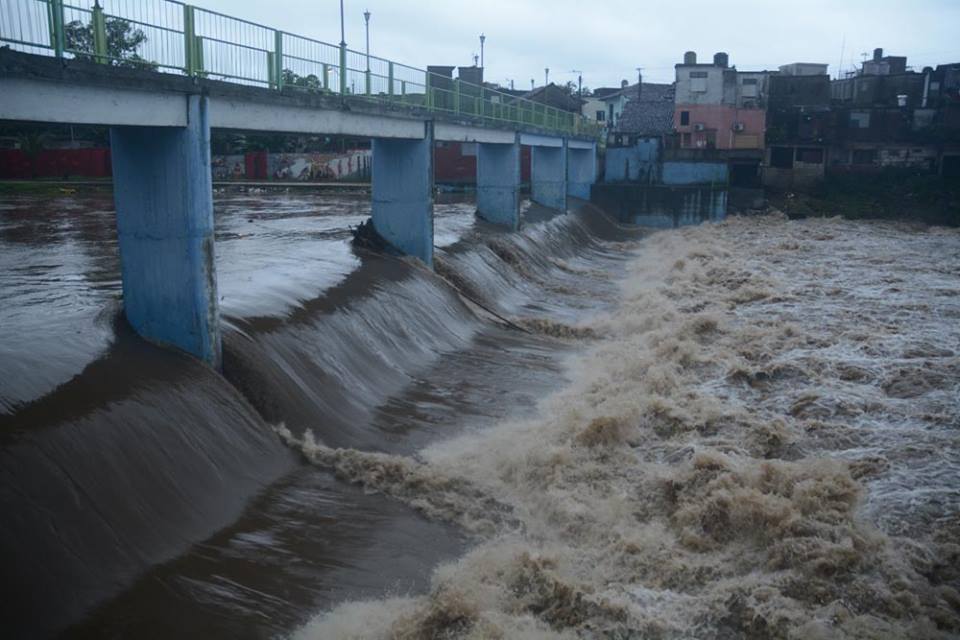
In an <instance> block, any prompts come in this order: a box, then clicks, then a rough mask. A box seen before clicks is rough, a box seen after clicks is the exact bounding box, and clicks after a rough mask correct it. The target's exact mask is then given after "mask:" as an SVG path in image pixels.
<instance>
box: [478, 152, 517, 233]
mask: <svg viewBox="0 0 960 640" xmlns="http://www.w3.org/2000/svg"><path fill="white" fill-rule="evenodd" d="M477 215H478V216H479V217H481V218H483V219H484V220H486V221H488V222H492V223H494V224H499V225H502V226H504V227H507V228H508V229H512V230H516V229H519V228H520V136H519V135H518V136H517V139H516V140H515V141H514V143H513V144H484V143H479V144H478V145H477Z"/></svg>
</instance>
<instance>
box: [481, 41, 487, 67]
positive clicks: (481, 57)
mask: <svg viewBox="0 0 960 640" xmlns="http://www.w3.org/2000/svg"><path fill="white" fill-rule="evenodd" d="M486 41H487V36H485V35H483V34H482V33H481V34H480V67H481V68H483V43H484V42H486Z"/></svg>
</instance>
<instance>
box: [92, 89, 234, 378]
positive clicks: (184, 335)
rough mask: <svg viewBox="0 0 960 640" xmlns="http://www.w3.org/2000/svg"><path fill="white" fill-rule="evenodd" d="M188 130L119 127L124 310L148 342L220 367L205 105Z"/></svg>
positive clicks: (114, 133)
mask: <svg viewBox="0 0 960 640" xmlns="http://www.w3.org/2000/svg"><path fill="white" fill-rule="evenodd" d="M185 100H186V111H187V125H186V126H185V127H113V128H111V129H110V152H111V156H112V161H113V184H114V189H113V193H114V196H113V197H114V202H115V205H116V210H117V233H118V237H119V242H120V270H121V274H122V278H123V309H124V313H125V314H126V317H127V320H128V321H129V322H130V324H131V325H132V326H133V328H134V329H135V330H136V331H137V333H139V334H140V335H141V336H143V337H144V338H146V339H148V340H150V341H152V342H156V343H159V344H161V345H165V346H171V347H175V348H177V349H180V350H182V351H185V352H187V353H189V354H192V355H194V356H196V357H197V358H200V359H201V360H203V361H205V362H207V363H208V364H210V365H211V366H213V367H215V368H219V367H220V353H221V352H220V314H219V308H218V305H217V275H216V268H215V264H214V248H213V239H214V235H213V191H212V185H211V180H212V178H211V172H210V127H209V123H208V120H207V100H206V98H203V97H201V96H187V97H186V98H185Z"/></svg>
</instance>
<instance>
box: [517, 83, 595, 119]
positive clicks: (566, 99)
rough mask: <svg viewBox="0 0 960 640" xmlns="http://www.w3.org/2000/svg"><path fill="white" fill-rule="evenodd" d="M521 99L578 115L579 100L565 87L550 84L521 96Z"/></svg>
mask: <svg viewBox="0 0 960 640" xmlns="http://www.w3.org/2000/svg"><path fill="white" fill-rule="evenodd" d="M523 98H525V99H527V100H530V101H532V102H538V103H540V104H545V105H547V106H550V107H554V108H556V109H560V110H561V111H570V112H572V113H580V112H581V110H580V106H581V100H580V98H579V97H577V95H576V93H571V92H570V91H569V90H568V89H567V88H566V87H559V86H557V85H556V84H554V83H552V82H551V83H550V84H548V85H546V86H543V87H536V88H535V89H533V90H532V91H528V92H527V93H525V94H523Z"/></svg>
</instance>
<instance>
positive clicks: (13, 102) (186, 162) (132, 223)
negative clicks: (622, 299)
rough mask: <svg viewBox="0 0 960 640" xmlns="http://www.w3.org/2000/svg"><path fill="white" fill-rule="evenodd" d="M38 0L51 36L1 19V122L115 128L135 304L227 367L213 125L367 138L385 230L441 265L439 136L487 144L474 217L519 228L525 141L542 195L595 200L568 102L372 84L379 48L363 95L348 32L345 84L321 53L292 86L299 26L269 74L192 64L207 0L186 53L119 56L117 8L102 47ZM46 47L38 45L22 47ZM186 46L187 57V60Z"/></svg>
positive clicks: (582, 132)
mask: <svg viewBox="0 0 960 640" xmlns="http://www.w3.org/2000/svg"><path fill="white" fill-rule="evenodd" d="M36 1H37V0H34V2H35V3H36ZM164 1H165V0H155V2H157V3H163V2H164ZM11 2H13V3H14V4H15V5H17V4H20V5H22V4H23V0H11ZM39 4H41V5H47V8H48V10H49V11H48V14H47V15H48V18H49V22H50V29H49V38H47V39H46V40H44V41H43V42H40V40H43V37H42V34H41V35H37V34H35V33H34V34H33V35H30V34H27V35H28V36H29V37H30V38H33V39H32V40H30V39H25V38H27V36H25V35H24V34H23V33H13V32H11V31H10V28H9V25H4V24H0V41H4V40H5V41H7V42H8V43H12V44H13V45H14V47H15V48H18V49H21V51H14V50H10V49H5V50H0V120H8V121H29V122H51V123H64V124H87V125H106V126H109V127H110V145H111V152H112V160H113V177H114V201H115V205H116V211H117V230H118V235H119V245H120V260H121V272H122V277H123V303H124V311H125V314H126V317H127V319H128V320H129V322H130V324H131V325H132V326H133V328H134V329H135V330H136V331H137V332H138V333H140V334H141V335H142V336H143V337H145V338H147V339H148V340H151V341H154V342H157V343H160V344H163V345H167V346H172V347H175V348H178V349H180V350H183V351H185V352H187V353H190V354H192V355H194V356H196V357H198V358H201V359H202V360H204V361H206V362H207V363H209V364H210V365H211V366H214V367H219V365H220V361H221V343H220V328H219V327H220V318H219V310H218V304H217V300H218V295H217V278H216V269H215V260H214V256H215V247H214V225H213V197H212V185H211V182H212V177H211V166H210V130H211V129H213V128H217V129H236V130H244V131H269V132H286V133H300V134H325V135H346V136H357V137H369V138H371V140H372V150H373V151H372V153H373V173H372V175H373V180H372V192H373V203H372V221H373V226H374V229H375V230H376V231H377V232H378V233H379V234H380V235H381V236H382V237H383V238H384V239H385V240H386V241H387V242H388V243H390V244H391V245H392V246H393V247H394V248H396V249H397V250H398V251H400V252H402V253H404V254H407V255H411V256H415V257H417V258H419V259H421V260H422V261H423V262H424V263H426V264H427V265H430V266H432V262H433V193H434V185H433V146H434V142H435V141H458V142H473V143H477V146H478V153H477V215H478V216H480V217H481V218H483V219H485V220H487V221H489V222H492V223H495V224H499V225H502V226H504V227H506V228H509V229H514V230H515V229H517V228H518V227H519V224H520V212H519V205H520V197H519V194H520V147H521V145H529V146H530V147H531V148H532V154H531V155H532V173H531V189H532V198H533V200H534V201H536V202H538V203H540V204H543V205H545V206H549V207H553V208H556V209H560V210H564V209H565V208H566V202H567V196H568V195H573V196H576V197H580V198H585V199H586V198H589V195H590V186H591V184H593V182H594V181H595V178H596V138H595V136H594V135H593V134H592V132H590V131H589V130H588V129H587V128H586V127H585V126H582V125H581V122H580V120H579V116H574V115H573V114H560V113H553V112H551V111H550V110H549V109H548V108H547V107H543V106H542V105H541V106H539V107H538V106H537V105H535V104H533V103H529V104H525V102H527V101H521V100H518V99H516V98H515V97H509V98H508V97H507V96H506V94H499V95H497V92H490V91H489V90H488V89H485V88H483V87H474V88H471V87H468V86H461V84H460V83H459V82H456V81H454V83H453V84H452V86H451V87H446V88H441V87H439V86H431V85H439V84H440V83H438V82H437V81H436V80H434V81H433V82H431V79H430V75H429V74H427V75H426V76H425V77H424V80H423V82H422V93H417V92H416V89H415V86H418V85H416V83H414V82H411V83H410V84H411V85H412V86H411V87H408V86H407V84H406V81H400V83H401V84H400V92H395V91H394V88H395V85H396V84H397V80H396V78H395V73H396V71H395V68H394V65H393V63H390V65H389V68H388V70H387V74H388V75H386V79H387V81H388V87H387V89H388V90H387V91H383V92H380V93H374V92H373V90H372V88H371V87H372V85H373V84H374V78H372V77H371V76H372V75H373V74H372V72H371V71H370V62H369V60H368V62H367V69H366V70H365V72H364V74H363V80H364V86H365V91H364V92H363V94H362V95H356V94H353V93H352V92H350V91H349V90H347V84H346V80H347V78H348V77H349V76H350V74H351V72H354V73H355V71H356V70H351V69H349V68H348V67H347V65H346V60H347V59H348V57H349V56H348V54H349V52H348V51H347V50H346V49H345V46H344V45H341V47H340V65H339V70H340V72H339V79H340V82H339V91H333V90H331V89H330V87H329V86H328V85H329V82H328V76H329V75H330V74H329V69H328V68H327V67H328V66H332V65H328V64H327V63H317V64H320V65H322V66H323V81H322V83H321V82H319V81H318V83H317V84H316V85H312V84H308V85H307V87H306V90H304V87H302V86H296V85H294V86H286V87H285V86H283V83H282V80H281V78H282V77H284V76H289V75H291V74H290V73H288V70H287V69H286V68H285V67H284V62H283V61H284V56H283V54H282V52H281V47H282V44H281V43H282V42H284V39H283V37H284V36H287V37H288V38H290V37H292V36H289V34H280V35H278V36H277V38H276V40H275V42H276V48H275V50H274V51H265V52H264V53H267V54H270V55H266V56H264V57H263V60H264V61H265V64H266V66H267V67H268V68H267V78H268V79H267V81H266V82H265V83H259V82H256V81H249V79H247V80H245V81H241V80H243V78H236V77H231V76H229V74H225V73H216V72H215V70H214V71H207V69H208V66H204V65H203V63H202V60H201V61H200V62H199V64H200V65H201V66H200V67H199V68H198V67H197V65H198V60H197V58H198V57H199V58H202V56H199V55H198V50H199V51H202V50H203V47H204V46H206V45H205V44H204V43H203V41H202V39H201V41H200V42H198V41H197V39H198V38H202V36H198V35H196V30H197V26H196V23H197V17H196V15H195V13H197V12H200V10H199V9H195V8H193V7H189V6H188V5H180V4H179V3H175V4H177V6H178V7H181V6H182V7H184V10H183V11H184V13H183V22H182V23H181V25H180V28H182V32H177V33H178V34H181V35H182V36H183V37H184V39H185V42H186V45H185V49H184V52H183V56H182V58H177V60H176V62H177V64H164V63H163V62H162V61H161V62H160V63H152V64H150V65H146V64H140V63H137V64H113V63H122V62H123V59H122V58H120V57H115V56H112V52H110V51H108V50H107V49H106V48H105V47H106V42H105V36H104V35H103V34H104V33H105V29H104V28H103V24H104V23H105V21H107V20H110V19H120V18H118V17H115V16H108V15H104V14H103V13H102V9H100V5H99V2H95V4H94V6H93V7H92V8H91V10H90V14H91V15H90V25H91V29H92V32H93V37H94V38H93V39H94V46H93V50H92V51H79V50H76V49H75V50H73V51H71V50H70V48H69V46H68V43H66V42H65V41H64V36H63V30H64V21H65V20H66V18H65V14H64V13H63V12H64V11H65V9H64V5H63V3H62V2H59V1H58V0H44V1H40V2H39ZM58 11H59V12H60V13H59V14H58V13H57V12H58ZM223 18H226V16H223ZM81 24H82V23H81ZM255 26H256V25H255ZM169 30H171V29H168V31H169ZM277 33H279V32H277ZM98 34H100V39H101V42H99V43H98V42H96V41H97V35H98ZM178 37H179V36H178ZM224 44H226V45H230V44H231V43H230V42H226V41H224ZM238 46H245V47H247V48H250V47H249V46H247V45H238ZM328 46H329V45H328ZM38 49H39V54H38V53H25V52H24V51H36V50H38ZM278 58H279V62H278ZM368 58H369V56H368ZM298 59H300V58H298ZM181 60H185V61H186V64H185V66H182V67H181V66H178V64H179V63H180V61H181ZM255 68H256V65H253V66H250V65H248V66H247V67H245V68H244V71H243V74H244V78H245V77H246V76H247V75H255V74H253V73H252V72H251V71H250V70H251V69H255ZM164 71H167V72H166V73H165V72H164ZM215 77H221V78H224V79H213V78H215Z"/></svg>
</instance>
